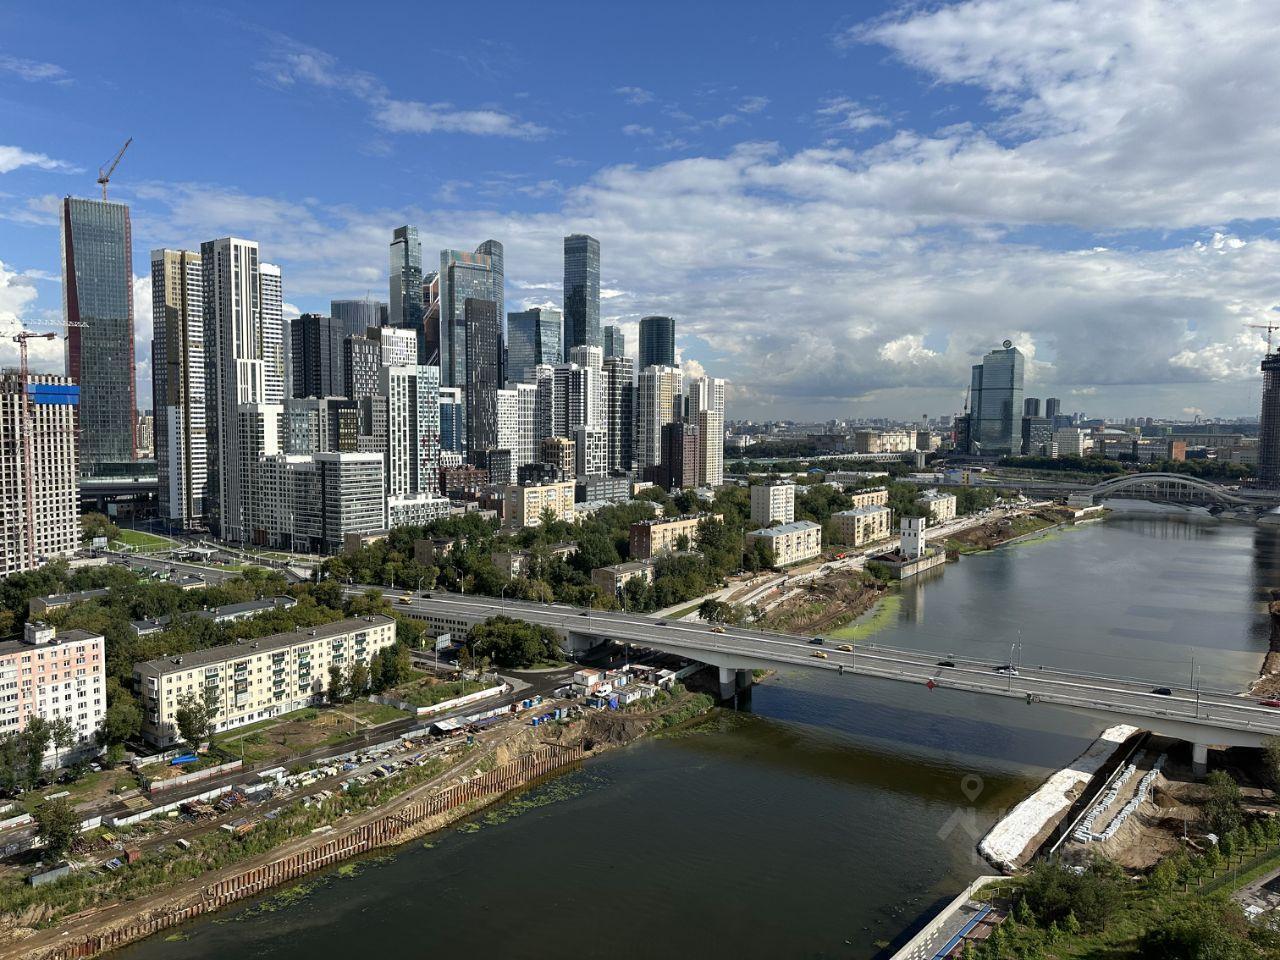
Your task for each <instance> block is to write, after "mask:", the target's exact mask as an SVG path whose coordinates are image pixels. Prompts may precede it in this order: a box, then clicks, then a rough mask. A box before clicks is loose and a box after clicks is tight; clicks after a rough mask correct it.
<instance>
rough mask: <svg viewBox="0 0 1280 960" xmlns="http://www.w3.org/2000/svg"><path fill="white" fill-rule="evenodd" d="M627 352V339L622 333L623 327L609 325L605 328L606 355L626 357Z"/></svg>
mask: <svg viewBox="0 0 1280 960" xmlns="http://www.w3.org/2000/svg"><path fill="white" fill-rule="evenodd" d="M626 354H627V340H626V338H625V337H624V336H623V335H622V328H621V327H615V326H608V327H605V328H604V356H605V359H606V360H607V359H609V357H624V356H626Z"/></svg>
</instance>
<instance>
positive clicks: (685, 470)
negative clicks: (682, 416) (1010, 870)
mask: <svg viewBox="0 0 1280 960" xmlns="http://www.w3.org/2000/svg"><path fill="white" fill-rule="evenodd" d="M701 447H702V435H701V431H700V430H699V429H698V427H697V426H696V425H694V424H692V423H683V422H681V421H676V422H675V423H664V424H663V425H662V462H661V463H660V464H659V465H658V466H657V467H656V468H653V467H651V468H650V473H649V475H650V476H653V477H654V480H655V482H656V483H657V484H658V485H659V486H662V487H665V488H666V489H667V490H682V489H684V488H685V487H696V486H697V485H698V460H699V450H700V449H701Z"/></svg>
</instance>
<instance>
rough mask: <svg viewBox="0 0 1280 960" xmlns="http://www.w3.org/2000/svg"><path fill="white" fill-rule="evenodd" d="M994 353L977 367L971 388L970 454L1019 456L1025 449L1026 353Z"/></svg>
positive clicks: (1008, 348)
mask: <svg viewBox="0 0 1280 960" xmlns="http://www.w3.org/2000/svg"><path fill="white" fill-rule="evenodd" d="M1005 343H1006V344H1008V345H1007V346H1005V347H1004V348H1003V349H1000V350H992V351H991V352H990V353H988V354H987V355H986V356H985V357H983V358H982V363H979V364H975V365H974V367H973V375H972V379H971V381H970V386H969V437H970V439H969V452H970V453H972V454H989V455H992V456H995V455H1000V456H1010V455H1016V454H1017V453H1019V452H1020V450H1021V448H1022V429H1021V418H1022V401H1023V395H1022V390H1023V386H1022V381H1023V356H1022V351H1021V350H1019V349H1018V348H1017V347H1015V346H1013V345H1012V344H1009V342H1008V341H1007V340H1006V341H1005Z"/></svg>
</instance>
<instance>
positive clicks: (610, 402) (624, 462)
mask: <svg viewBox="0 0 1280 960" xmlns="http://www.w3.org/2000/svg"><path fill="white" fill-rule="evenodd" d="M605 329H606V331H608V330H613V329H616V328H614V327H606V328H605ZM620 336H621V334H619V337H620ZM602 392H603V394H604V426H605V431H606V433H607V435H608V438H609V458H608V464H609V470H611V471H617V472H620V473H630V472H631V471H632V469H633V468H634V466H635V429H634V428H635V418H636V412H635V406H636V388H635V361H634V360H632V359H631V358H630V357H626V356H623V355H622V354H621V353H618V354H614V355H612V356H606V357H605V359H604V383H603V391H602Z"/></svg>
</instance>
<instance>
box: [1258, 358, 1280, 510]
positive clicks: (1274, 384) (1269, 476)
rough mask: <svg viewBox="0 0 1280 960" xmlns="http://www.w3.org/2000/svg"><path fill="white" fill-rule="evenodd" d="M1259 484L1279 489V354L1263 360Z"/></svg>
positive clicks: (1259, 428) (1259, 431) (1259, 423)
mask: <svg viewBox="0 0 1280 960" xmlns="http://www.w3.org/2000/svg"><path fill="white" fill-rule="evenodd" d="M1258 483H1259V484H1260V485H1261V486H1264V487H1280V352H1276V353H1268V354H1267V355H1266V356H1265V357H1263V358H1262V414H1261V416H1260V418H1259V421H1258Z"/></svg>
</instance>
